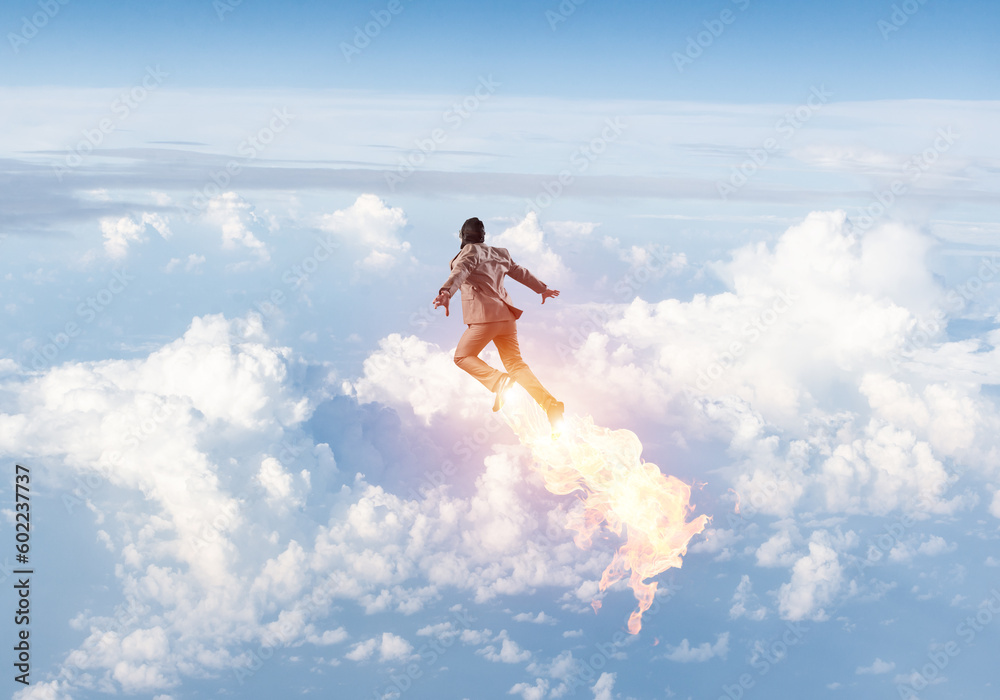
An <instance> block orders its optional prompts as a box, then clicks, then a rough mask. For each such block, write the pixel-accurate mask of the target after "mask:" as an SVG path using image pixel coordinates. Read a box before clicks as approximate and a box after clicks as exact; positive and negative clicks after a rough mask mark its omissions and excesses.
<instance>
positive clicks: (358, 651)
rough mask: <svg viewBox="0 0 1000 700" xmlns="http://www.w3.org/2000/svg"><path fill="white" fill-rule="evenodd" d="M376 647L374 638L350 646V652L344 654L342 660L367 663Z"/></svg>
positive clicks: (376, 641)
mask: <svg viewBox="0 0 1000 700" xmlns="http://www.w3.org/2000/svg"><path fill="white" fill-rule="evenodd" d="M378 646H379V643H378V640H377V639H375V638H374V637H372V638H371V639H366V640H365V641H363V642H358V643H357V644H355V645H354V646H352V647H351V650H350V651H349V652H347V653H346V654H344V658H345V659H349V660H351V661H367V660H368V659H370V658H371V657H372V655H373V654H374V653H375V650H376V649H378Z"/></svg>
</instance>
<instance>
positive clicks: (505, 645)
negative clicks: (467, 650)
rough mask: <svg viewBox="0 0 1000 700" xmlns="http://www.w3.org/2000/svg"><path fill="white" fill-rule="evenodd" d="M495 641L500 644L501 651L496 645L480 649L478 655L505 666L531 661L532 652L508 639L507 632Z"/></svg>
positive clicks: (503, 632)
mask: <svg viewBox="0 0 1000 700" xmlns="http://www.w3.org/2000/svg"><path fill="white" fill-rule="evenodd" d="M493 641H494V642H500V649H499V651H498V650H497V648H496V646H495V645H494V644H491V645H489V646H487V647H484V648H482V649H479V650H478V651H477V652H476V653H477V654H479V655H481V656H482V657H483V658H485V659H486V660H488V661H493V662H501V663H505V664H519V663H523V662H525V661H529V660H530V659H531V652H530V651H528V650H527V649H522V648H521V647H520V646H519V645H518V643H517V642H515V641H514V640H513V639H511V638H510V637H508V636H507V631H506V630H502V631H501V632H500V634H499V635H498V636H497V637H496V639H494V640H493Z"/></svg>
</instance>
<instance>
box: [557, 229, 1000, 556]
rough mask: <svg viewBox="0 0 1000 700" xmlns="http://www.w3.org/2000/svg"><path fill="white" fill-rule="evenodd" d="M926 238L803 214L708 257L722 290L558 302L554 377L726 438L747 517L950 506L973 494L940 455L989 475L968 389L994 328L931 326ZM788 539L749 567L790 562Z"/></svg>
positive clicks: (993, 442)
mask: <svg viewBox="0 0 1000 700" xmlns="http://www.w3.org/2000/svg"><path fill="white" fill-rule="evenodd" d="M930 243H931V241H930V239H929V238H928V237H926V236H924V235H923V234H921V233H920V232H918V231H916V230H913V229H910V228H907V227H905V226H902V225H899V224H894V223H893V224H886V225H883V226H881V227H876V228H874V229H872V230H870V231H868V232H865V233H857V232H855V231H854V230H853V229H852V227H851V223H850V222H849V221H848V220H847V218H846V216H845V215H844V213H843V212H815V213H813V214H810V215H809V216H808V217H806V219H805V220H804V221H802V222H801V223H799V224H797V225H795V226H792V227H791V228H789V229H788V230H787V231H785V232H784V234H783V235H781V237H780V238H779V239H778V240H777V241H776V242H775V243H774V244H773V245H767V244H764V243H754V244H750V245H746V246H744V247H742V248H739V249H737V250H735V251H733V252H732V253H731V255H730V256H729V258H728V259H727V260H723V261H720V262H718V263H716V264H714V265H711V266H709V267H710V269H711V271H712V273H713V274H714V275H715V276H717V277H718V278H719V279H720V280H721V281H722V282H723V283H724V284H725V285H726V287H727V289H726V291H723V292H720V293H716V294H711V295H705V294H695V295H694V296H693V297H692V298H690V299H688V300H685V299H665V300H662V301H647V300H645V299H643V298H639V297H637V298H635V299H633V300H632V301H630V302H628V303H624V304H604V305H592V306H590V307H584V308H580V307H578V308H574V309H570V310H569V311H568V312H567V313H566V318H567V319H568V320H567V321H565V322H564V323H565V324H566V325H567V326H568V327H569V328H570V329H571V330H572V333H570V337H571V338H573V339H574V342H573V343H572V344H571V345H567V346H566V347H563V348H562V349H561V351H560V352H561V355H560V359H562V360H564V363H563V364H564V365H565V366H566V367H569V368H571V370H572V373H573V375H574V378H575V379H574V380H573V381H569V378H568V377H562V378H560V379H563V380H564V383H565V384H566V385H567V386H568V387H569V396H568V399H569V400H570V401H572V402H573V403H574V404H576V405H587V404H589V405H597V406H600V407H601V408H602V410H603V411H605V412H606V413H610V414H613V415H615V416H616V417H619V419H623V417H625V416H631V417H636V418H640V419H642V418H647V417H655V418H656V419H658V420H666V421H669V422H671V423H673V424H677V425H682V426H683V430H682V432H683V434H684V435H686V436H688V437H699V438H702V439H720V440H723V441H727V442H728V443H729V447H730V452H731V454H732V455H733V456H734V465H733V467H732V469H731V471H730V475H731V476H730V478H731V484H732V486H733V487H734V488H735V490H736V491H737V492H738V493H739V495H740V497H741V501H742V503H743V505H744V508H745V510H746V512H748V513H750V514H751V515H757V514H766V515H775V516H782V517H791V516H793V515H794V513H795V512H796V511H797V510H803V509H806V510H817V509H818V510H826V511H830V512H833V513H852V514H853V513H858V514H878V515H884V514H888V513H891V512H893V511H907V512H912V513H915V514H924V515H930V514H949V513H955V512H957V511H958V510H961V509H964V508H968V507H970V506H971V505H973V504H974V502H975V497H974V496H972V495H970V494H968V493H963V492H961V491H957V490H956V484H957V476H956V473H957V469H956V466H955V465H956V464H959V463H960V464H962V465H963V468H964V469H968V468H971V469H972V470H973V471H974V472H978V473H979V474H980V475H981V476H984V477H993V476H994V474H995V459H994V457H995V456H996V455H997V454H1000V445H998V442H997V435H998V434H1000V433H998V428H1000V425H998V419H997V411H996V406H995V402H994V401H993V399H992V398H990V397H989V396H988V395H984V394H983V393H982V392H980V387H981V386H983V385H984V384H988V383H995V382H997V381H998V380H1000V377H998V374H997V372H996V371H995V369H990V368H989V367H988V366H986V364H984V361H989V358H995V357H996V354H997V350H996V349H995V348H994V346H995V344H993V341H990V340H989V339H988V338H986V339H984V341H985V342H984V341H978V342H976V341H973V342H970V341H952V340H949V338H948V336H947V335H946V332H945V326H946V323H947V319H948V318H949V317H952V316H954V315H955V314H957V313H958V311H959V309H958V308H957V307H956V305H955V303H954V298H955V297H954V295H953V294H952V293H951V292H952V290H948V289H945V288H943V287H942V286H941V285H940V283H939V282H938V281H937V279H936V278H935V276H934V275H933V274H932V272H931V270H930V269H929V267H928V264H927V262H926V260H925V257H926V253H927V250H928V248H929V246H930ZM989 337H992V336H989ZM569 371H570V370H568V369H567V370H566V372H567V374H568V372H569ZM953 379H960V381H954V380H953ZM556 381H558V379H557V380H556ZM852 388H853V390H852ZM845 391H846V392H847V394H845V393H844V392H845ZM624 397H627V401H626V400H625V399H624ZM564 400H566V399H564ZM998 512H1000V509H998ZM790 544H791V543H790V542H789V541H788V535H781V536H780V537H779V538H778V539H776V540H775V541H773V542H772V543H771V544H770V545H769V546H768V547H765V548H763V549H762V550H761V551H760V552H759V554H758V556H759V557H760V558H761V563H762V564H763V565H779V566H785V565H789V562H788V554H787V551H786V553H784V554H782V553H781V551H780V548H781V547H785V548H786V550H787V548H788V546H790ZM710 546H711V545H710V543H709V542H708V541H707V540H706V541H705V544H703V545H698V547H699V548H700V549H707V548H708V547H710ZM720 551H721V550H720Z"/></svg>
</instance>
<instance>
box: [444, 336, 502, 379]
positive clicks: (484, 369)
mask: <svg viewBox="0 0 1000 700" xmlns="http://www.w3.org/2000/svg"><path fill="white" fill-rule="evenodd" d="M499 323H503V322H502V321H501V322H498V323H473V324H471V325H470V326H469V327H468V328H466V329H465V333H463V334H462V338H461V339H460V340H459V341H458V346H457V347H456V348H455V364H456V365H458V366H459V367H461V368H462V369H464V370H465V371H466V372H468V373H469V374H471V375H472V376H473V377H475V378H476V379H478V380H479V381H480V382H481V383H482V385H483V386H485V387H486V388H487V389H489V390H490V391H493V390H494V389H495V388H496V385H497V382H498V381H499V380H500V377H501V376H502V375H503V373H502V372H501V371H500V370H497V369H493V368H492V367H490V366H489V365H488V364H486V363H485V362H483V361H482V360H480V359H479V353H481V352H482V351H483V348H485V347H486V344H487V343H489V342H490V341H491V340H493V337H494V336H495V335H496V332H497V331H498V330H499V328H498V326H499Z"/></svg>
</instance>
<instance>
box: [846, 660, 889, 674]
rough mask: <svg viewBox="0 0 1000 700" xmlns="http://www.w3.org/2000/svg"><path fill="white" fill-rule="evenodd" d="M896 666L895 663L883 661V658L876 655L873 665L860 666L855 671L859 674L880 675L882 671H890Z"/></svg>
mask: <svg viewBox="0 0 1000 700" xmlns="http://www.w3.org/2000/svg"><path fill="white" fill-rule="evenodd" d="M894 668H896V664H895V663H890V662H888V661H883V660H882V659H879V658H877V657H876V659H875V661H873V662H872V665H871V666H858V668H857V669H856V670H855V671H854V672H855V673H857V674H858V675H878V674H881V673H889V672H890V671H892V670H893V669H894Z"/></svg>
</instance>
